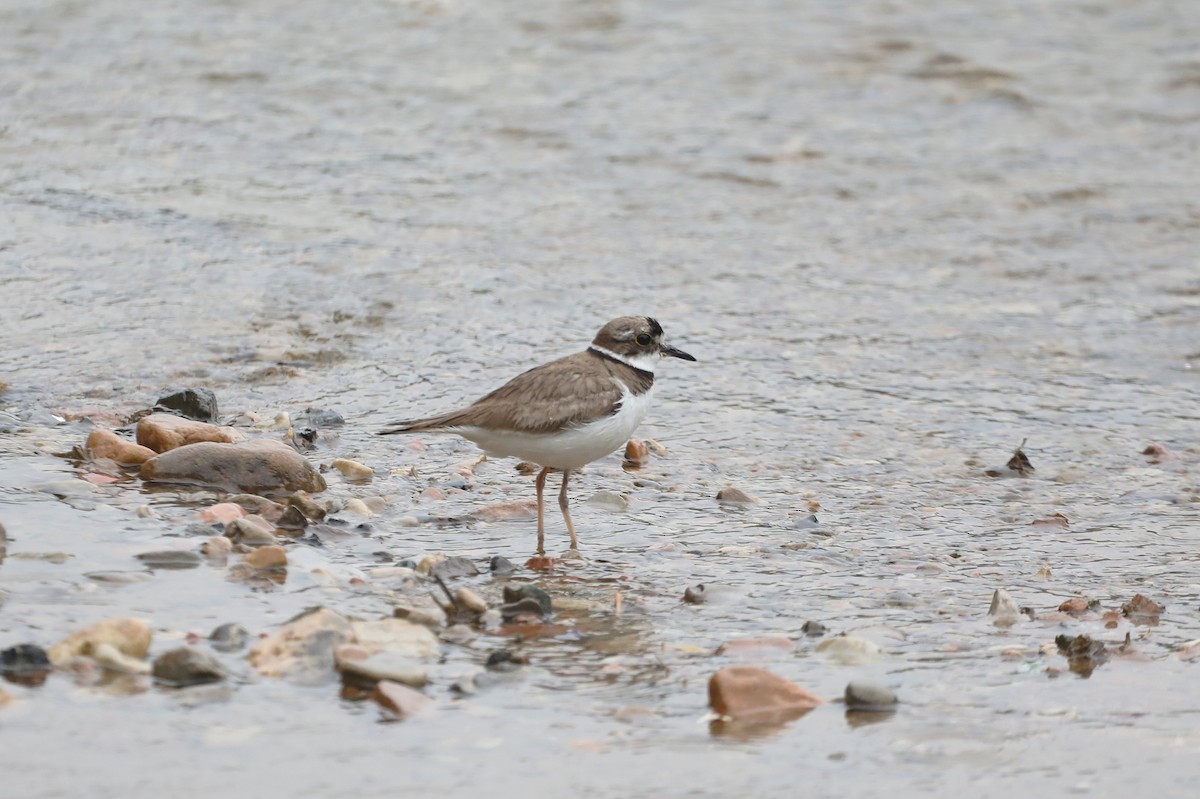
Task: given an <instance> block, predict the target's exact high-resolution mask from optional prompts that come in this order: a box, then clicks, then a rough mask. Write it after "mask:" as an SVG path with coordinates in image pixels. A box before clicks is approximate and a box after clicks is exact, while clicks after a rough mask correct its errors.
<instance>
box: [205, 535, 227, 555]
mask: <svg viewBox="0 0 1200 799" xmlns="http://www.w3.org/2000/svg"><path fill="white" fill-rule="evenodd" d="M232 551H233V541H231V540H229V539H228V538H226V537H225V536H223V535H214V536H212V537H211V538H209V539H208V540H207V541H205V542H204V543H203V544H201V545H200V552H201V554H203V555H204V556H205V557H207V558H211V559H213V560H218V559H220V558H225V557H228V556H229V553H230V552H232Z"/></svg>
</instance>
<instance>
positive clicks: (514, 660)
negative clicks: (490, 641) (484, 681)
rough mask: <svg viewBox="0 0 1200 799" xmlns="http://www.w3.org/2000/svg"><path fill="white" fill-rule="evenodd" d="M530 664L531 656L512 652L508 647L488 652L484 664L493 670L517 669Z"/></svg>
mask: <svg viewBox="0 0 1200 799" xmlns="http://www.w3.org/2000/svg"><path fill="white" fill-rule="evenodd" d="M528 665H529V656H528V655H526V654H523V653H518V652H512V651H510V650H508V649H497V650H496V651H494V652H490V653H488V656H487V662H486V663H484V666H485V667H486V668H488V669H491V670H492V671H516V670H517V669H518V668H520V667H521V666H528Z"/></svg>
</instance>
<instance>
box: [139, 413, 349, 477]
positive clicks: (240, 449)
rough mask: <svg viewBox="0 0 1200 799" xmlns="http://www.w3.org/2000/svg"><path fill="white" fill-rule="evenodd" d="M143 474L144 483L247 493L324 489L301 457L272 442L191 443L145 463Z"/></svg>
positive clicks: (287, 448)
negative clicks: (160, 483) (214, 488)
mask: <svg viewBox="0 0 1200 799" xmlns="http://www.w3.org/2000/svg"><path fill="white" fill-rule="evenodd" d="M143 421H145V420H143ZM141 475H142V479H143V480H150V481H155V482H164V483H196V484H200V485H206V486H215V487H217V488H220V489H223V490H225V491H246V492H249V493H264V492H272V491H296V490H303V491H324V490H325V479H324V478H323V477H321V475H320V474H318V473H317V470H316V469H314V468H313V467H312V464H310V463H309V462H308V460H306V459H305V457H304V456H303V455H301V454H300V453H298V452H296V451H295V450H294V449H292V448H291V447H289V446H287V445H286V444H281V443H280V442H278V441H272V440H270V439H257V440H254V441H245V442H243V443H241V444H213V443H201V444H187V445H185V446H182V447H179V448H177V449H172V450H170V451H169V452H164V453H162V454H161V455H157V456H155V457H153V458H151V459H150V460H148V461H146V462H145V463H143V464H142V469H141Z"/></svg>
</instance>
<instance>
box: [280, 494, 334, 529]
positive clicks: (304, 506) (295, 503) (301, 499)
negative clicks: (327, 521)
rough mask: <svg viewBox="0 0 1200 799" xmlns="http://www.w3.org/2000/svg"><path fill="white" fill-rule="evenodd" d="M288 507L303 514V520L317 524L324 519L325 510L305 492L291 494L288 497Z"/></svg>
mask: <svg viewBox="0 0 1200 799" xmlns="http://www.w3.org/2000/svg"><path fill="white" fill-rule="evenodd" d="M288 505H290V506H292V507H293V508H296V509H297V510H299V511H300V512H301V513H303V514H304V518H306V519H309V520H310V521H314V522H319V521H321V520H322V519H324V518H325V508H323V507H322V506H321V505H320V504H319V503H318V502H317V501H316V500H315V499H313V498H312V497H311V496H310V495H309V493H308V492H307V491H296V492H295V493H293V494H292V495H291V496H290V497H288Z"/></svg>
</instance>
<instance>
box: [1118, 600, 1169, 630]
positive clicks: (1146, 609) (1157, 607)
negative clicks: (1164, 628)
mask: <svg viewBox="0 0 1200 799" xmlns="http://www.w3.org/2000/svg"><path fill="white" fill-rule="evenodd" d="M1163 610H1165V607H1164V606H1163V605H1161V604H1159V603H1158V602H1155V601H1154V600H1153V599H1151V598H1150V597H1148V596H1143V595H1142V594H1135V595H1134V597H1133V599H1131V600H1129V601H1128V602H1126V603H1125V604H1123V605H1121V612H1122V613H1124V614H1125V616H1126V617H1128V618H1129V619H1130V620H1131V621H1133V623H1134V624H1157V623H1158V617H1159V616H1160V615H1162V612H1163Z"/></svg>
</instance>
